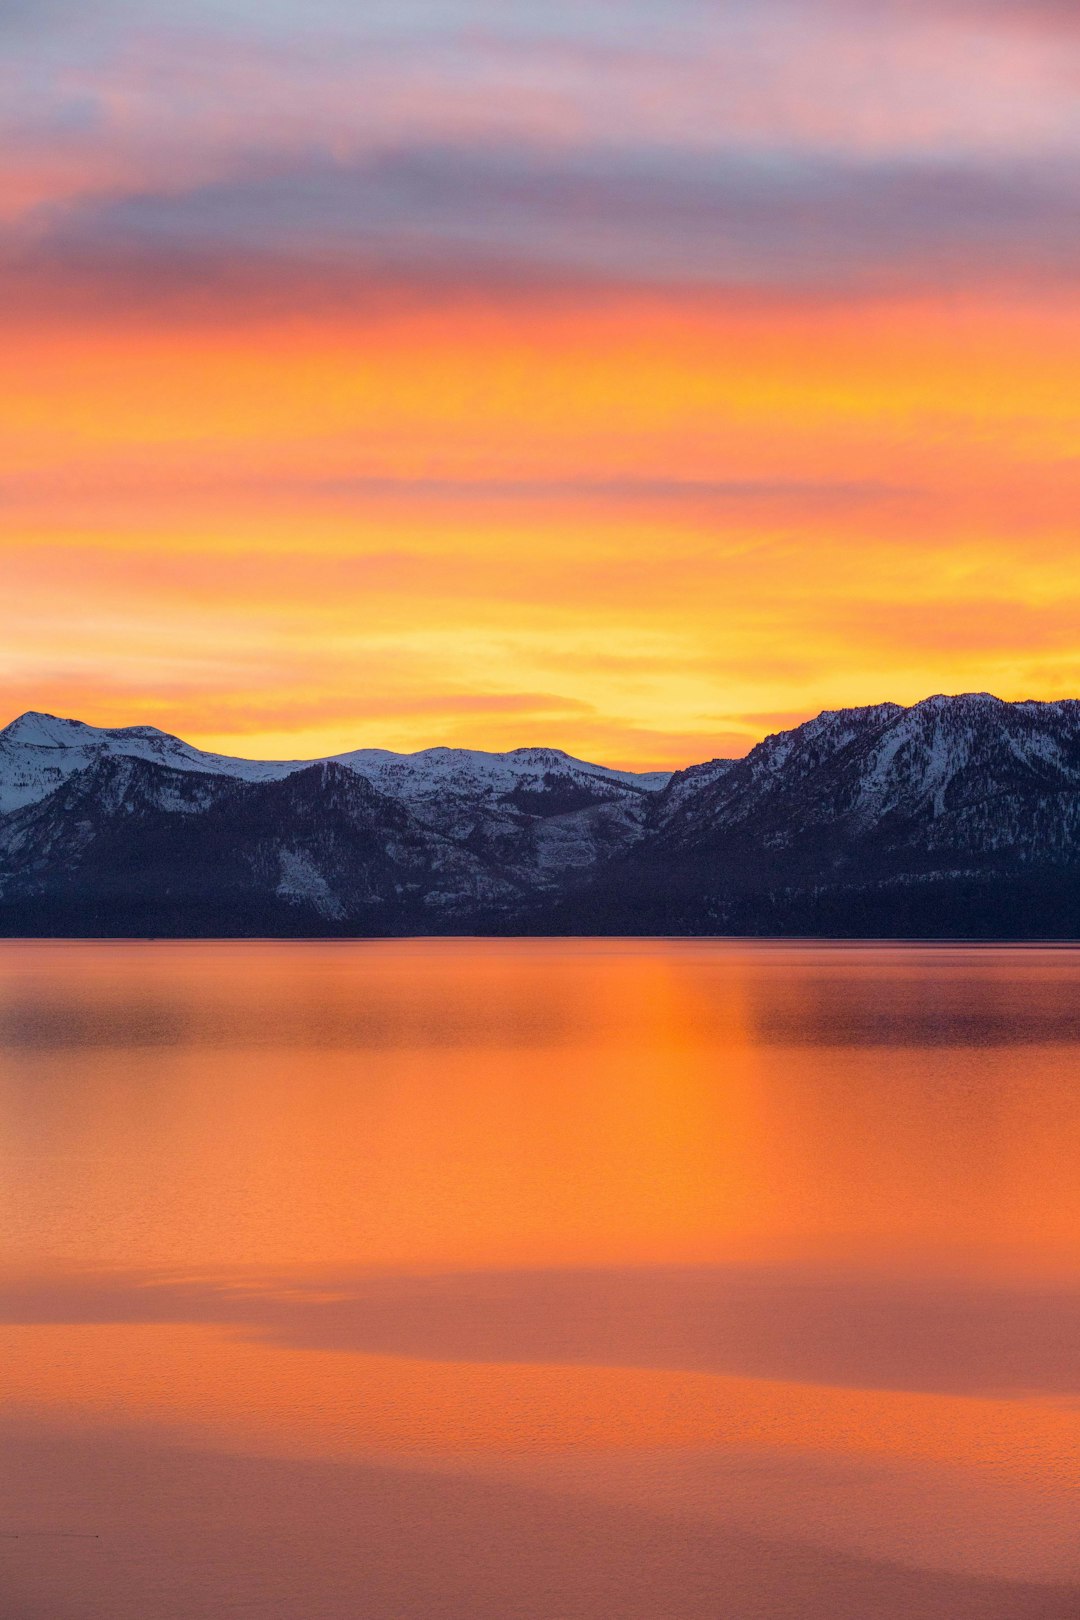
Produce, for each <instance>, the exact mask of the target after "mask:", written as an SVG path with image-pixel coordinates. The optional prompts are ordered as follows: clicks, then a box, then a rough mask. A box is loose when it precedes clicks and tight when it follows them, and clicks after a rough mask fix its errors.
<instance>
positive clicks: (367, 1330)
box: [0, 941, 1080, 1620]
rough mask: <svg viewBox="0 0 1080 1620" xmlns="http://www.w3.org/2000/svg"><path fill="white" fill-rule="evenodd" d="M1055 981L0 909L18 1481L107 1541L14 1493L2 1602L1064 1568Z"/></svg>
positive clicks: (634, 1608) (982, 957)
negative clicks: (242, 940)
mask: <svg viewBox="0 0 1080 1620" xmlns="http://www.w3.org/2000/svg"><path fill="white" fill-rule="evenodd" d="M1078 989H1080V953H1077V952H1073V951H1070V950H1060V949H1047V950H1043V949H1038V948H1028V949H1022V950H1015V951H1014V950H1006V949H997V948H983V949H967V948H965V949H959V948H955V949H954V948H948V947H938V948H930V949H922V948H918V947H907V948H905V947H858V948H855V947H830V946H825V947H822V946H813V945H806V946H774V945H758V946H754V945H749V946H736V945H725V944H713V943H692V942H688V943H667V942H611V941H605V942H588V941H577V942H554V941H552V942H546V941H545V942H532V943H525V942H509V943H508V942H449V941H448V942H440V943H433V944H427V943H421V942H416V943H407V944H395V943H386V944H378V945H368V944H361V945H356V946H352V945H345V944H335V945H295V944H289V945H244V944H222V945H217V944H211V945H204V944H176V945H173V944H155V945H139V946H132V945H122V944H106V945H88V944H78V945H46V944H38V945H32V946H29V947H25V946H20V947H14V946H9V947H0V1228H2V1230H3V1233H4V1237H5V1254H4V1259H3V1263H2V1265H0V1374H2V1376H3V1380H4V1386H5V1393H6V1395H7V1399H8V1416H7V1418H6V1420H5V1422H6V1428H5V1435H6V1439H7V1441H8V1442H9V1443H10V1447H11V1454H12V1455H13V1456H18V1457H19V1458H20V1459H21V1461H20V1464H19V1470H18V1473H17V1475H16V1474H15V1473H12V1474H11V1475H9V1476H7V1477H4V1478H0V1493H2V1499H3V1504H4V1506H3V1514H4V1517H3V1518H0V1530H3V1529H4V1528H5V1523H7V1524H10V1525H12V1526H14V1527H18V1525H20V1524H21V1525H23V1526H24V1527H26V1528H31V1527H33V1526H35V1525H36V1526H37V1527H38V1528H43V1527H44V1528H48V1526H47V1525H45V1524H44V1521H45V1520H46V1519H55V1516H56V1512H57V1504H58V1503H61V1502H62V1503H63V1505H64V1514H63V1515H62V1516H63V1517H64V1518H65V1522H70V1523H71V1524H74V1525H76V1526H78V1525H83V1526H85V1525H88V1524H89V1523H90V1521H91V1519H95V1516H96V1517H97V1518H99V1519H101V1520H102V1522H103V1523H105V1524H106V1526H107V1532H108V1537H109V1538H111V1539H109V1541H108V1546H109V1547H111V1548H112V1549H113V1551H112V1552H109V1551H105V1552H104V1553H103V1554H102V1556H101V1557H100V1558H99V1559H98V1562H97V1563H94V1562H93V1556H92V1554H91V1553H88V1552H87V1551H86V1549H82V1550H81V1551H78V1552H77V1553H75V1554H72V1556H71V1557H69V1558H68V1560H67V1563H66V1565H64V1564H63V1563H61V1564H60V1565H58V1564H57V1563H56V1561H55V1559H51V1560H50V1559H48V1558H45V1557H44V1556H43V1555H42V1556H39V1555H38V1554H36V1553H35V1552H34V1547H36V1546H37V1543H36V1542H33V1541H32V1540H27V1539H25V1538H24V1539H23V1540H22V1541H19V1542H11V1543H4V1542H2V1541H0V1580H4V1579H6V1580H8V1581H9V1590H10V1592H11V1593H12V1594H13V1598H12V1600H11V1601H13V1602H14V1604H15V1607H14V1609H13V1611H12V1612H14V1613H15V1614H16V1615H17V1616H18V1617H19V1620H38V1617H39V1616H40V1617H41V1620H45V1617H46V1616H48V1620H56V1617H59V1620H66V1617H67V1616H68V1615H70V1616H71V1617H72V1620H74V1617H75V1616H76V1615H77V1616H78V1617H79V1620H84V1616H90V1617H92V1620H94V1617H97V1616H98V1615H100V1616H101V1617H102V1620H104V1617H105V1616H108V1620H136V1617H141V1616H143V1615H146V1614H149V1613H152V1614H154V1616H155V1620H159V1617H160V1620H170V1617H171V1616H174V1615H175V1616H176V1620H180V1616H181V1615H182V1616H183V1617H184V1620H202V1617H203V1616H205V1617H206V1620H211V1617H213V1620H217V1617H218V1616H219V1615H226V1614H229V1613H232V1612H239V1611H240V1610H242V1609H245V1608H247V1609H249V1610H250V1609H251V1608H252V1607H254V1609H255V1612H260V1613H268V1614H269V1613H273V1614H274V1615H275V1616H276V1615H281V1616H283V1617H286V1620H293V1617H294V1616H295V1617H296V1620H300V1617H301V1616H303V1617H304V1620H307V1617H308V1616H309V1615H315V1616H325V1617H326V1620H346V1616H352V1615H353V1614H355V1613H357V1612H363V1613H364V1614H365V1616H370V1617H371V1620H382V1617H383V1616H385V1617H386V1620H390V1617H391V1616H393V1617H394V1620H412V1617H413V1616H415V1617H416V1620H421V1617H423V1620H427V1617H428V1616H430V1615H436V1614H438V1615H445V1616H448V1617H456V1616H457V1615H459V1614H460V1615H461V1616H463V1617H464V1616H465V1615H466V1614H468V1615H469V1616H479V1617H480V1620H502V1617H503V1616H504V1615H506V1614H508V1613H514V1614H519V1615H522V1616H525V1617H526V1620H531V1617H535V1620H552V1616H553V1615H555V1614H558V1615H568V1616H572V1615H580V1616H581V1617H582V1620H584V1617H585V1616H588V1617H589V1620H595V1617H597V1616H601V1617H602V1616H608V1615H610V1616H611V1617H612V1620H614V1617H615V1616H619V1617H620V1620H622V1617H624V1616H637V1615H640V1616H641V1617H642V1620H645V1617H646V1616H648V1617H649V1620H661V1617H663V1620H669V1617H673V1620H699V1617H701V1620H704V1617H705V1616H706V1615H708V1616H713V1615H715V1614H717V1613H719V1612H723V1613H725V1615H726V1614H728V1613H735V1614H737V1615H739V1616H742V1615H744V1614H745V1615H751V1614H752V1615H753V1616H754V1620H758V1617H759V1616H760V1617H761V1620H774V1617H775V1620H781V1616H783V1617H784V1620H787V1617H788V1616H790V1615H791V1614H793V1613H798V1614H800V1616H806V1617H808V1620H819V1617H820V1620H826V1617H828V1620H832V1617H833V1616H840V1617H845V1616H850V1617H851V1620H856V1616H858V1617H859V1620H863V1616H865V1615H867V1614H870V1613H873V1614H875V1615H879V1616H881V1617H882V1620H900V1617H901V1616H904V1617H905V1620H906V1617H907V1616H909V1615H913V1614H916V1613H917V1614H919V1615H920V1616H922V1615H924V1614H926V1615H940V1616H941V1617H942V1620H945V1617H946V1616H947V1617H948V1620H967V1617H968V1616H971V1617H978V1620H983V1617H987V1620H988V1617H990V1616H994V1617H995V1620H997V1617H1000V1620H1015V1617H1020V1616H1031V1617H1032V1620H1036V1617H1038V1620H1057V1617H1058V1616H1059V1615H1060V1616H1061V1617H1063V1620H1064V1616H1065V1615H1067V1614H1068V1615H1070V1616H1071V1615H1072V1614H1073V1613H1074V1612H1075V1611H1076V1604H1077V1596H1078V1591H1077V1587H1076V1585H1075V1583H1076V1582H1077V1580H1078V1579H1080V1561H1078V1557H1077V1551H1076V1538H1075V1509H1076V1496H1075V1488H1076V1484H1077V1461H1076V1460H1077V1457H1078V1455H1080V1406H1078V1405H1077V1397H1078V1396H1080V1352H1078V1350H1077V1346H1078V1345H1080V1182H1078V1178H1077V1177H1076V1174H1075V1167H1076V1164H1077V1163H1078V1162H1080V1155H1078V1149H1080V1087H1078V1085H1077V1079H1078V1062H1080V1028H1078V1020H1077V1015H1076V1012H1075V1010H1074V1009H1075V1008H1076V1007H1077V1006H1080V998H1078V997H1077V994H1076V992H1077V990H1078ZM178 1448H180V1449H178ZM133 1480H135V1481H138V1480H141V1481H143V1482H144V1486H145V1485H147V1482H150V1481H153V1489H154V1490H155V1491H157V1492H159V1493H161V1495H160V1500H159V1501H158V1502H157V1504H156V1505H155V1504H150V1503H149V1502H148V1501H147V1500H146V1490H145V1489H143V1490H142V1491H141V1492H140V1491H139V1490H136V1489H135V1488H134V1486H133V1484H132V1481H133ZM35 1481H36V1484H35V1483H34V1482H35ZM207 1501H214V1502H216V1503H217V1507H216V1509H215V1514H216V1516H214V1517H213V1523H212V1525H211V1524H209V1522H208V1512H207V1507H206V1503H207ZM162 1502H167V1503H168V1504H170V1506H169V1508H168V1511H165V1510H164V1509H163V1508H162V1507H161V1503H162ZM274 1537H279V1538H282V1539H283V1544H284V1550H282V1548H277V1550H275V1545H274V1544H273V1538H274ZM185 1538H186V1539H185ZM199 1538H202V1539H201V1540H200V1539H199ZM485 1538H486V1539H485ZM42 1545H44V1543H42ZM310 1545H316V1546H318V1547H319V1548H320V1549H321V1551H320V1557H319V1559H317V1560H314V1561H313V1560H312V1559H311V1558H309V1557H308V1553H307V1552H306V1551H304V1550H303V1549H305V1548H308V1547H309V1546H310ZM358 1545H360V1546H362V1547H363V1549H364V1552H363V1555H362V1556H361V1555H360V1554H358V1552H357V1546H358ZM255 1548H257V1549H259V1550H258V1552H257V1553H256V1552H255V1551H254V1550H253V1549H255ZM88 1560H89V1562H88ZM316 1566H317V1567H316ZM65 1567H66V1568H67V1569H68V1571H69V1574H68V1575H67V1576H65V1575H64V1574H63V1569H64V1568H65ZM470 1568H471V1570H472V1577H471V1582H470V1579H469V1576H468V1571H469V1569H470ZM298 1570H303V1571H305V1572H306V1574H305V1576H304V1580H305V1581H306V1582H307V1585H306V1587H305V1586H304V1583H303V1581H300V1578H299V1576H298V1575H297V1571H298ZM10 1583H13V1584H10ZM298 1583H299V1584H298ZM535 1583H539V1585H536V1584H535ZM1033 1583H1034V1584H1033ZM731 1603H734V1604H735V1605H736V1607H735V1608H734V1609H732V1608H731V1607H730V1604H731Z"/></svg>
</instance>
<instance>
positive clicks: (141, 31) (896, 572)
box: [0, 0, 1080, 767]
mask: <svg viewBox="0 0 1080 1620" xmlns="http://www.w3.org/2000/svg"><path fill="white" fill-rule="evenodd" d="M770 8H771V10H772V11H773V12H775V13H776V15H774V16H772V17H771V22H770V19H768V18H766V17H764V12H768V11H770ZM159 9H160V10H161V15H160V16H158V15H157V13H158V11H159ZM611 9H612V8H607V10H605V8H602V7H600V8H594V7H592V6H585V7H581V8H576V9H575V8H563V7H562V6H561V5H556V6H555V7H553V8H552V14H551V16H550V17H549V18H548V20H547V23H546V24H545V27H544V30H542V35H543V37H542V38H538V37H533V34H532V33H530V28H532V27H533V25H532V24H531V23H530V21H529V16H528V13H527V10H526V8H524V7H521V6H518V5H511V6H509V7H504V8H503V9H502V10H501V11H496V10H493V9H492V7H491V6H490V5H489V4H487V3H486V0H454V3H453V4H449V3H448V4H447V6H446V8H445V18H444V20H443V22H442V23H441V24H440V25H439V26H436V25H435V23H429V22H425V21H424V19H423V17H419V18H412V19H411V21H410V20H409V18H408V17H405V18H404V20H403V18H402V16H401V15H399V14H398V13H396V12H395V13H393V14H391V13H390V11H389V10H387V12H386V15H385V16H384V15H383V8H382V7H381V6H375V7H373V8H371V15H370V16H369V17H367V18H366V19H365V20H364V21H363V22H360V21H358V20H357V19H356V18H355V17H354V16H351V15H350V8H347V7H344V6H342V5H337V4H335V3H334V0H320V4H319V5H317V6H316V7H315V8H314V9H313V10H312V9H310V8H309V9H308V11H307V12H306V14H305V16H306V20H305V18H301V16H300V10H299V8H297V7H294V6H293V5H291V3H290V4H287V5H284V6H282V7H280V8H273V16H272V18H269V19H268V18H267V16H266V15H264V14H262V13H260V12H259V11H258V9H257V8H255V7H253V6H250V5H249V4H247V3H246V0H222V3H221V4H219V5H217V6H215V7H210V8H207V7H204V6H202V5H201V4H199V3H197V0H190V4H189V5H188V6H187V8H186V11H187V13H188V14H187V16H186V17H185V18H184V20H183V23H182V24H181V22H179V21H177V19H176V17H175V16H174V15H172V14H170V15H169V16H166V14H165V12H164V9H163V8H159V7H157V6H155V5H151V6H148V7H146V8H144V12H145V14H144V15H143V17H142V20H141V21H140V23H139V24H138V26H137V27H135V26H133V24H132V21H131V17H130V15H128V14H127V13H126V11H125V8H124V6H123V5H122V4H118V5H110V4H106V3H104V0H103V3H102V4H101V5H100V7H91V8H90V19H89V20H88V17H87V15H85V14H83V13H80V17H81V21H80V20H78V19H74V20H73V18H72V17H71V16H70V15H69V14H68V13H66V12H65V11H64V9H63V8H60V9H59V10H58V11H56V12H52V11H50V9H49V8H45V11H44V12H43V14H42V18H41V20H40V21H39V22H34V21H33V20H32V19H31V20H28V19H27V17H26V16H25V15H24V16H22V18H21V20H20V18H19V16H18V15H17V14H16V15H15V16H14V17H13V19H12V20H9V21H8V22H6V23H0V30H4V31H6V32H7V33H8V34H9V35H10V39H9V40H8V44H9V45H10V47H11V50H12V53H13V59H14V60H15V61H16V62H17V63H19V64H21V67H22V70H23V83H24V86H25V92H24V93H22V94H20V96H17V97H16V98H14V101H13V105H12V108H11V109H10V111H8V112H6V113H5V114H4V115H3V129H2V130H0V133H3V134H6V137H7V139H6V140H5V142H4V150H5V156H4V158H3V160H2V166H3V171H4V178H5V187H4V199H5V200H4V207H3V210H2V211H0V216H2V220H3V223H2V224H0V437H2V442H3V445H4V452H5V453H4V463H3V471H2V473H0V557H2V565H3V575H4V577H5V579H6V580H7V582H8V603H9V613H8V616H7V621H6V635H5V637H4V641H3V645H2V646H0V682H2V686H3V694H4V708H5V710H6V711H8V712H5V713H4V714H3V715H2V716H0V720H6V719H7V718H11V717H13V716H14V715H15V714H17V713H19V712H20V711H21V710H23V709H26V708H30V707H33V708H39V709H46V710H50V711H53V712H60V713H66V714H74V715H77V716H78V717H80V718H83V719H86V720H89V721H91V722H95V723H99V724H112V725H119V724H130V723H135V722H141V721H148V722H152V723H155V724H158V725H160V726H162V727H164V728H165V729H168V730H171V731H176V732H178V733H180V734H182V735H184V736H186V737H188V738H189V739H190V740H192V741H194V742H197V743H200V744H203V745H206V746H211V747H214V748H218V749H224V750H228V751H232V752H239V753H253V754H268V755H290V756H298V755H314V754H318V753H323V752H332V751H336V750H339V749H342V748H345V747H353V746H361V745H369V744H370V745H374V744H378V745H383V746H388V747H394V748H415V747H421V746H425V745H428V744H432V743H453V744H469V745H473V746H478V747H491V748H504V747H512V746H515V745H518V744H523V743H533V742H547V743H551V744H554V745H557V746H562V747H565V748H567V749H569V750H571V751H572V752H575V753H579V754H583V755H586V756H590V757H594V758H598V759H602V760H605V761H607V762H610V763H613V764H627V765H641V766H643V767H647V766H652V765H657V766H659V765H667V766H676V765H681V764H685V763H689V762H691V761H694V760H698V759H702V758H707V757H711V756H713V755H715V754H723V753H740V752H744V751H745V749H746V748H747V747H748V746H749V745H750V744H751V743H752V742H753V741H755V740H756V739H757V738H758V737H760V736H761V735H763V734H764V733H765V732H766V731H768V730H772V729H777V728H778V727H779V726H782V725H785V724H789V723H792V722H793V721H795V720H797V719H801V718H803V717H804V716H806V715H809V714H811V713H815V712H817V711H818V710H819V709H821V708H824V707H835V706H838V705H843V704H850V703H868V702H877V701H881V700H883V699H893V700H896V701H900V702H907V701H914V700H916V699H918V698H920V697H922V696H925V695H927V694H928V693H930V692H932V691H940V690H946V691H955V690H965V689H990V690H993V691H995V692H997V693H998V694H999V695H1000V696H1002V697H1009V698H1012V697H1024V696H1038V697H1051V696H1058V695H1064V694H1069V695H1076V694H1077V693H1078V692H1080V611H1078V610H1080V559H1078V558H1077V548H1076V545H1075V537H1076V514H1077V512H1078V510H1080V500H1078V496H1080V459H1078V457H1080V432H1078V412H1077V389H1076V381H1075V379H1076V377H1077V375H1078V371H1080V306H1078V302H1077V299H1076V296H1075V277H1076V269H1077V264H1078V252H1077V249H1078V247H1080V231H1078V229H1077V227H1076V223H1075V221H1076V217H1077V210H1076V207H1075V204H1076V201H1077V196H1076V192H1077V187H1076V183H1075V182H1076V176H1077V169H1076V162H1075V160H1076V156H1077V147H1078V145H1080V141H1078V139H1077V137H1078V133H1080V121H1078V119H1077V116H1076V112H1075V107H1076V96H1075V89H1076V84H1077V81H1078V77H1080V58H1078V56H1077V50H1076V46H1077V31H1076V28H1075V23H1074V21H1073V20H1071V17H1070V14H1069V12H1068V11H1067V10H1066V9H1065V8H1061V9H1058V8H1055V7H1054V6H1053V5H1047V6H1045V7H1041V8H1040V7H1034V8H1029V9H1028V10H1027V12H1026V13H1023V14H1021V12H1020V11H1019V10H1018V9H1017V8H1016V7H1014V6H1012V5H1010V4H1009V3H1008V0H954V3H953V4H951V5H945V6H943V7H941V8H939V9H938V10H937V11H935V10H933V9H931V8H925V7H922V6H920V5H919V4H917V3H913V4H901V3H900V0H882V5H881V7H880V8H874V9H873V15H872V16H870V15H863V16H862V20H861V21H860V20H859V14H858V13H857V14H856V17H855V20H854V21H853V19H852V13H851V10H850V8H847V7H846V6H845V3H844V0H829V4H827V5H825V6H810V5H808V4H806V3H804V0H768V3H767V4H766V5H765V6H764V7H760V6H759V7H757V8H756V10H755V8H749V7H743V6H741V5H737V4H734V5H730V6H728V7H725V8H719V10H717V8H709V7H705V6H703V5H700V4H697V3H695V0H679V4H677V5H676V6H675V7H674V9H670V8H669V10H668V11H666V12H665V11H663V9H662V8H660V7H658V6H657V5H653V4H652V3H651V0H640V3H639V0H634V3H633V4H631V3H629V0H627V3H626V5H625V6H623V7H622V8H621V9H622V10H623V11H625V13H626V16H625V17H624V18H623V22H624V24H626V26H625V27H623V28H622V29H621V30H615V31H614V32H613V24H612V22H611V19H610V16H609V12H610V11H611ZM614 9H615V10H616V11H618V10H620V8H619V7H616V8H614ZM180 10H181V11H182V12H183V11H184V10H185V8H180ZM98 11H99V12H100V15H96V16H95V13H96V12H98ZM594 12H595V15H594ZM630 13H633V16H632V17H631V16H630ZM721 13H722V15H721ZM395 19H396V20H395ZM91 21H93V22H94V26H93V27H91V26H90V23H91ZM766 24H768V26H766ZM395 30H397V32H395ZM976 47H977V52H976V55H975V56H973V54H972V53H973V51H976ZM976 60H977V62H978V63H979V64H980V65H979V66H978V68H977V69H973V67H972V62H973V61H976ZM811 70H812V71H811ZM751 89H755V90H756V91H757V92H758V93H757V94H751V93H750V91H751ZM32 92H33V94H32ZM988 102H992V103H993V106H994V108H995V117H994V118H990V117H989V116H988V114H987V103H988Z"/></svg>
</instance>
